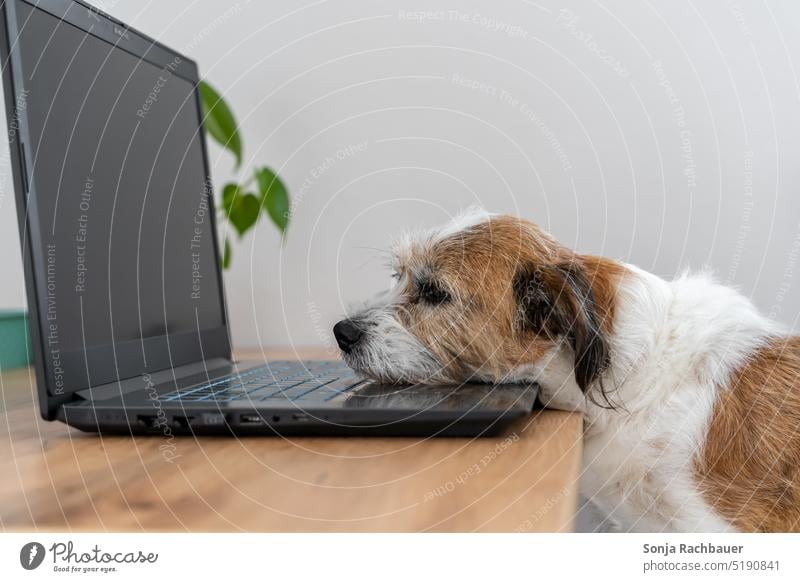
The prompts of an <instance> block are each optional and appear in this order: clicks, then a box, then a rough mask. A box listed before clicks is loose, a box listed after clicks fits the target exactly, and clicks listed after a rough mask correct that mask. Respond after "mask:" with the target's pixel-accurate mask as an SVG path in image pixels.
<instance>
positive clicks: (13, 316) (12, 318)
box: [0, 309, 31, 370]
mask: <svg viewBox="0 0 800 582" xmlns="http://www.w3.org/2000/svg"><path fill="white" fill-rule="evenodd" d="M30 360H31V342H30V337H29V336H28V316H27V314H26V313H25V312H24V311H19V310H11V309H0V370H11V369H12V368H22V367H24V366H27V365H29V364H30Z"/></svg>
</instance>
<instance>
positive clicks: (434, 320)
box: [334, 209, 800, 532]
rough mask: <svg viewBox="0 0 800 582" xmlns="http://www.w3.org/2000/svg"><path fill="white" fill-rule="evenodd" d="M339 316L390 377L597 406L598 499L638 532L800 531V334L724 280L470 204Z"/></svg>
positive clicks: (590, 416) (349, 341)
mask: <svg viewBox="0 0 800 582" xmlns="http://www.w3.org/2000/svg"><path fill="white" fill-rule="evenodd" d="M392 256H393V269H394V273H393V277H394V279H395V282H394V284H393V286H392V287H391V289H390V290H388V291H386V292H384V293H381V294H379V295H378V296H377V297H375V298H374V299H373V300H371V301H369V302H368V303H367V304H365V305H363V306H361V307H359V308H358V309H356V310H354V311H353V312H352V313H351V314H349V316H348V317H347V318H346V319H344V320H342V321H340V322H339V323H338V324H337V325H336V326H335V329H334V335H335V337H336V340H337V343H338V345H339V347H340V349H341V351H342V354H343V358H344V360H345V362H346V363H347V364H348V365H349V366H351V367H352V368H353V369H355V370H356V371H357V372H359V373H361V374H363V375H365V376H367V377H370V378H373V379H375V380H377V381H379V382H388V383H409V384H411V383H414V384H416V383H436V384H438V383H448V384H451V383H463V382H466V381H471V382H475V381H478V382H486V383H504V382H520V381H536V382H538V383H539V385H540V389H541V392H540V394H541V396H540V399H541V401H542V404H544V405H545V406H550V407H554V408H559V409H566V410H577V411H582V412H583V414H584V419H585V420H584V427H585V428H584V471H583V474H582V476H581V490H582V493H583V494H584V495H585V496H586V497H588V498H589V499H591V500H592V501H593V502H594V503H596V504H597V505H598V506H599V508H600V509H601V511H603V512H604V513H605V514H606V515H607V516H608V517H609V518H610V519H611V520H613V521H614V522H616V523H617V524H619V526H620V527H621V528H622V529H625V530H628V531H657V532H662V531H721V532H724V531H798V530H799V529H800V386H798V379H800V337H798V336H791V335H789V334H787V333H786V332H785V331H784V330H783V328H781V327H780V326H779V325H778V324H776V323H774V322H772V321H770V320H769V319H768V318H766V317H764V316H763V315H761V314H760V313H759V312H758V310H757V309H756V308H755V307H754V305H753V304H752V303H751V302H750V301H749V300H748V299H747V298H745V297H744V296H742V295H741V294H740V293H738V292H737V291H735V290H733V289H731V288H730V287H727V286H724V285H721V284H719V283H717V282H715V281H714V279H713V277H712V276H711V275H710V274H709V273H700V274H685V275H683V276H681V277H679V278H677V279H675V280H673V281H667V280H664V279H662V278H659V277H657V276H655V275H653V274H650V273H648V272H646V271H644V270H642V269H639V268H637V267H635V266H633V265H630V264H626V263H624V262H620V261H615V260H611V259H607V258H601V257H596V256H590V255H582V254H578V253H576V252H574V251H572V250H570V249H568V248H566V247H565V246H563V245H561V244H560V243H559V242H558V241H556V240H555V239H554V238H553V237H552V236H550V235H549V234H547V233H546V232H544V231H543V230H542V229H541V228H539V227H538V226H536V225H535V224H533V223H531V222H528V221H526V220H523V219H519V218H515V217H511V216H505V215H495V214H489V213H487V212H485V211H483V210H481V209H471V210H469V211H468V212H465V213H463V214H461V215H459V216H458V217H456V218H454V219H453V220H452V221H451V222H450V223H448V224H447V225H445V226H443V227H441V228H437V229H434V230H432V231H427V232H422V233H417V234H408V235H406V236H404V237H402V238H401V239H400V240H399V241H398V242H397V243H396V244H395V245H394V247H393V249H392Z"/></svg>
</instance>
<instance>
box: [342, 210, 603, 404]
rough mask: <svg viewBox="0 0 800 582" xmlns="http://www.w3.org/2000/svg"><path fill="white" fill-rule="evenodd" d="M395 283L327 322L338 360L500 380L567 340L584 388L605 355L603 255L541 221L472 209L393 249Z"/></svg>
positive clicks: (449, 379)
mask: <svg viewBox="0 0 800 582" xmlns="http://www.w3.org/2000/svg"><path fill="white" fill-rule="evenodd" d="M392 250H393V252H392V255H393V267H394V274H393V276H394V278H395V279H396V281H395V284H394V286H393V287H392V288H391V289H390V290H389V291H387V292H385V293H383V294H381V295H379V296H378V297H376V298H374V299H373V300H372V301H371V302H370V303H368V304H367V305H365V306H364V307H362V308H361V309H358V310H356V311H354V312H353V313H351V314H350V315H349V317H348V318H347V319H344V320H342V321H340V322H339V323H337V324H336V326H335V327H334V335H335V336H336V340H337V342H338V344H339V347H340V348H341V350H342V353H343V356H344V359H345V361H346V362H347V363H348V364H349V365H350V366H351V367H353V368H354V369H356V370H357V371H359V372H361V373H363V374H364V375H366V376H369V377H372V378H374V379H376V380H379V381H382V382H392V383H406V382H407V383H418V382H419V383H424V382H446V383H453V382H455V383H460V382H464V381H467V380H473V381H475V380H477V381H487V382H503V381H511V380H514V379H517V378H519V375H520V374H519V371H520V370H523V369H531V368H532V367H533V368H535V366H536V364H537V362H541V361H542V360H543V359H544V358H546V357H547V356H548V355H549V354H552V353H553V352H554V350H556V349H559V348H566V349H567V350H571V351H570V352H569V353H570V357H571V360H572V362H571V366H572V370H573V372H574V379H575V382H576V383H577V385H578V386H579V387H580V388H581V389H582V390H583V391H586V390H587V388H588V387H589V386H590V385H592V384H593V383H594V382H595V381H596V380H598V378H599V377H600V375H601V373H602V372H603V370H604V369H605V368H606V366H607V365H608V362H609V348H608V340H607V334H608V332H609V326H610V323H611V317H612V315H613V314H612V313H611V310H612V307H613V300H612V299H611V295H612V294H613V289H612V287H613V283H612V281H611V273H610V272H609V270H610V269H611V265H613V263H611V262H610V261H605V260H603V259H596V258H589V257H582V256H579V255H577V254H575V253H574V252H572V251H570V250H569V249H567V248H565V247H563V246H562V245H560V244H559V243H558V242H557V241H556V240H555V239H554V238H552V237H551V236H550V235H548V234H547V233H545V232H543V231H542V230H541V229H540V228H539V227H538V226H536V225H535V224H532V223H530V222H528V221H525V220H520V219H517V218H513V217H510V216H497V215H489V214H487V213H485V212H483V211H478V210H473V211H471V212H469V213H467V214H465V215H462V216H460V217H458V218H457V219H455V220H454V221H452V222H451V223H450V224H448V225H446V226H445V227H443V228H441V229H437V230H434V231H431V232H428V233H424V234H421V235H408V236H406V237H404V238H403V239H402V240H401V241H400V242H398V243H397V244H396V245H395V246H394V248H393V249H392Z"/></svg>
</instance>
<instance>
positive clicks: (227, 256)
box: [222, 236, 231, 269]
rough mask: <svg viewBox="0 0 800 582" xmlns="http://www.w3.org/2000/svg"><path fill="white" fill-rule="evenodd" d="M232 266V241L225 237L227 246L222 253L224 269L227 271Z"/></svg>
mask: <svg viewBox="0 0 800 582" xmlns="http://www.w3.org/2000/svg"><path fill="white" fill-rule="evenodd" d="M230 266H231V241H230V239H228V237H227V236H226V237H225V246H224V247H223V251H222V268H223V269H227V268H228V267H230Z"/></svg>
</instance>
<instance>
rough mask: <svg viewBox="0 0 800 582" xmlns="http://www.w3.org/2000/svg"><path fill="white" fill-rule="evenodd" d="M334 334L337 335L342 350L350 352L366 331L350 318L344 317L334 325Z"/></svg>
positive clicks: (337, 341)
mask: <svg viewBox="0 0 800 582" xmlns="http://www.w3.org/2000/svg"><path fill="white" fill-rule="evenodd" d="M333 335H334V336H335V337H336V343H337V344H339V347H340V348H342V351H343V352H345V353H347V354H349V353H350V350H352V349H353V346H355V345H356V344H357V343H358V340H360V339H361V336H362V335H364V332H363V331H361V328H359V327H358V326H357V325H356V324H355V323H353V322H352V321H350V320H349V319H343V320H342V321H340V322H339V323H337V324H336V325H334V326H333Z"/></svg>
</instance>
